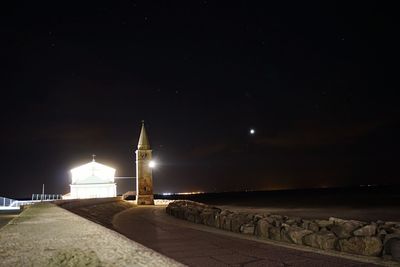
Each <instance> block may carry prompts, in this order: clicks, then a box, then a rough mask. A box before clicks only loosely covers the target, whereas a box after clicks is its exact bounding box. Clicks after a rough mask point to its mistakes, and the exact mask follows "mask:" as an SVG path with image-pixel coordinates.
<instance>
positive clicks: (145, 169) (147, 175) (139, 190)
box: [136, 121, 154, 205]
mask: <svg viewBox="0 0 400 267" xmlns="http://www.w3.org/2000/svg"><path fill="white" fill-rule="evenodd" d="M150 161H151V149H150V143H149V139H148V137H147V133H146V129H145V127H144V121H142V129H141V131H140V137H139V143H138V149H137V150H136V204H137V205H154V197H153V174H152V169H151V167H150Z"/></svg>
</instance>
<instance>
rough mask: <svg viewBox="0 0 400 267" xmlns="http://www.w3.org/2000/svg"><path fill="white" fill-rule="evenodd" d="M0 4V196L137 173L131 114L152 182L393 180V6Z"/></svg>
mask: <svg viewBox="0 0 400 267" xmlns="http://www.w3.org/2000/svg"><path fill="white" fill-rule="evenodd" d="M7 2H8V3H7V4H8V6H7V5H6V3H3V2H2V3H1V7H0V14H1V21H0V22H1V24H0V29H1V44H0V48H1V66H2V70H1V73H2V77H3V78H1V80H0V88H1V100H0V119H1V131H0V138H1V139H0V148H1V159H0V160H1V161H0V162H1V165H0V166H1V171H2V174H1V178H0V179H1V183H0V195H4V196H9V197H24V196H30V194H32V193H39V192H40V191H41V185H42V183H45V184H46V191H47V192H48V193H66V192H68V191H69V188H68V187H69V186H68V185H69V183H70V177H69V169H71V168H72V167H75V166H77V165H79V164H83V163H86V162H88V161H90V160H91V154H93V153H94V154H96V155H97V161H99V162H101V163H105V164H109V165H110V166H112V167H115V168H116V169H117V175H118V176H134V175H135V164H134V150H135V146H136V144H137V141H138V137H139V131H140V122H141V120H142V119H144V120H145V121H146V124H147V130H148V133H149V137H150V142H151V145H152V148H153V150H154V152H153V153H154V156H155V158H156V159H157V161H158V162H159V166H158V168H157V169H156V170H155V171H154V183H155V191H156V192H171V191H172V192H180V191H227V190H245V189H252V190H254V189H258V190H263V189H267V190H268V189H279V188H305V187H326V186H328V187H329V186H345V185H359V184H396V183H399V182H398V181H399V169H398V168H399V167H398V166H399V165H400V157H399V150H400V142H399V136H400V131H399V129H400V127H399V126H400V123H399V118H400V116H399V112H400V105H399V98H398V94H397V92H396V90H398V89H399V86H398V71H399V68H398V64H399V61H398V60H397V59H396V55H397V53H398V52H397V51H398V49H399V40H398V39H399V24H398V21H397V19H396V17H397V16H398V14H397V9H395V8H394V6H390V4H389V2H386V1H385V2H384V1H376V2H375V1H360V2H353V1H343V2H333V1H318V2H305V1H292V2H290V1H288V2H286V1H226V2H223V1H159V2H158V1H148V0H146V1H126V0H120V1H117V0H116V1H7ZM319 2H322V3H319ZM252 127H253V128H254V129H255V130H256V134H255V135H253V136H251V135H250V134H249V130H250V128H252ZM130 182H131V190H132V189H133V181H130ZM121 183H122V182H121ZM123 183H124V185H121V186H120V191H123V190H125V191H126V190H129V188H128V187H127V185H128V184H129V181H127V180H126V181H124V182H123Z"/></svg>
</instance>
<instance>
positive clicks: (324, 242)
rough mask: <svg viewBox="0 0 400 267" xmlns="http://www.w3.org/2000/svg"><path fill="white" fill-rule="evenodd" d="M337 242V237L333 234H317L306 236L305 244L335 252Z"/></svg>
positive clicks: (304, 238)
mask: <svg viewBox="0 0 400 267" xmlns="http://www.w3.org/2000/svg"><path fill="white" fill-rule="evenodd" d="M336 240H337V238H336V236H335V235H334V234H333V233H331V232H317V233H311V234H309V235H305V236H304V237H303V244H304V245H307V246H310V247H313V248H319V249H323V250H333V249H335V243H336Z"/></svg>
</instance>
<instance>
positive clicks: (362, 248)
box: [336, 236, 382, 256]
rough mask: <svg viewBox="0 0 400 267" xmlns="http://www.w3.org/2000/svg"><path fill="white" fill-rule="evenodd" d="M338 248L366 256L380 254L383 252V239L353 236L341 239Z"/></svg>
mask: <svg viewBox="0 0 400 267" xmlns="http://www.w3.org/2000/svg"><path fill="white" fill-rule="evenodd" d="M336 248H337V250H339V251H342V252H347V253H353V254H359V255H364V256H379V255H380V254H381V253H382V241H381V240H380V239H379V238H377V237H369V236H368V237H358V236H356V237H351V238H349V239H340V240H339V241H338V242H337V246H336Z"/></svg>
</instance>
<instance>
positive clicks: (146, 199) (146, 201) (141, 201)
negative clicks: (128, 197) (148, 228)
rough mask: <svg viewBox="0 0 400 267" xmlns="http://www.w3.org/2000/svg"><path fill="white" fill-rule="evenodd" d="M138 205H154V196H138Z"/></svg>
mask: <svg viewBox="0 0 400 267" xmlns="http://www.w3.org/2000/svg"><path fill="white" fill-rule="evenodd" d="M136 205H154V197H153V195H136Z"/></svg>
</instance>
